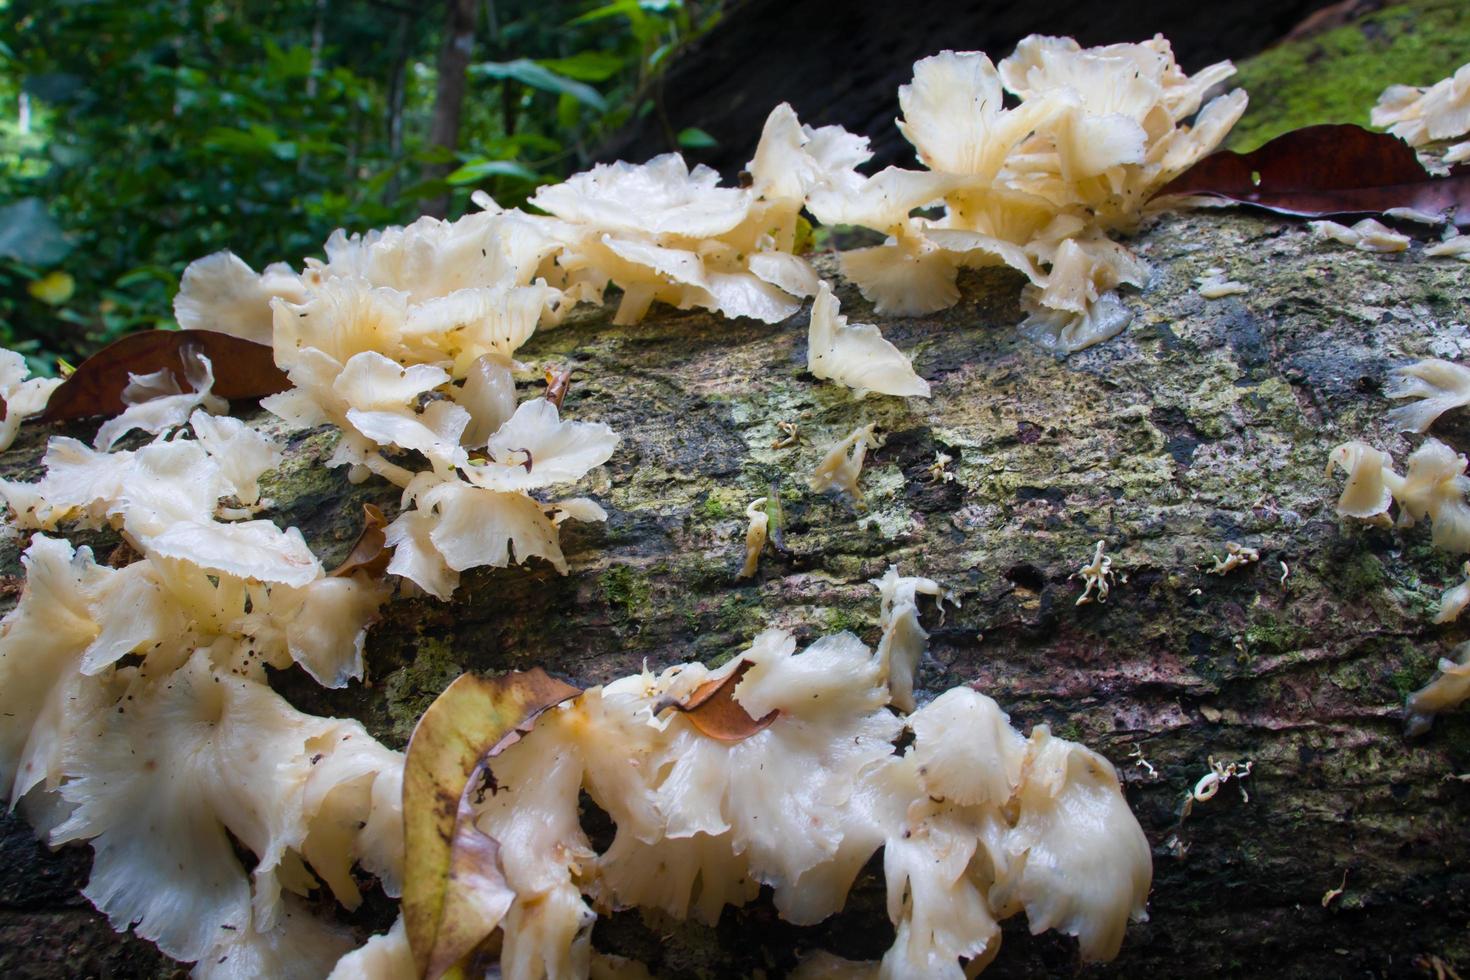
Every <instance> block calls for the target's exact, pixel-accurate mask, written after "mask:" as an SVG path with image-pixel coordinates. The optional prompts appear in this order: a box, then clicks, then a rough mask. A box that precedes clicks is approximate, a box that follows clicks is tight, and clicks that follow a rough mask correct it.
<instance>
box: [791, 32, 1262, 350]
mask: <svg viewBox="0 0 1470 980" xmlns="http://www.w3.org/2000/svg"><path fill="white" fill-rule="evenodd" d="M1234 70H1235V69H1234V67H1233V66H1232V65H1231V64H1230V63H1229V62H1221V63H1219V64H1216V65H1212V66H1210V67H1208V68H1205V69H1203V70H1201V71H1200V72H1198V73H1197V74H1195V75H1193V76H1188V75H1186V74H1185V73H1184V72H1183V71H1182V70H1180V68H1179V65H1178V64H1177V63H1176V62H1175V60H1174V54H1173V51H1172V49H1171V48H1170V46H1169V43H1168V42H1167V41H1166V40H1164V39H1163V38H1162V37H1156V38H1154V39H1153V40H1150V41H1145V42H1143V43H1141V44H1114V45H1107V46H1104V47H1098V48H1087V49H1083V48H1081V47H1080V46H1079V45H1078V44H1077V42H1075V41H1073V40H1071V39H1069V38H1055V37H1045V36H1042V35H1032V36H1030V37H1027V38H1025V39H1024V40H1022V41H1021V43H1020V44H1019V45H1017V47H1016V50H1015V52H1014V53H1013V54H1012V55H1011V56H1010V57H1008V58H1006V59H1004V60H1003V61H1001V63H1000V64H999V66H997V65H995V64H994V63H992V62H991V60H990V59H989V58H988V57H986V56H985V55H984V54H982V53H979V52H954V51H945V52H943V53H941V54H938V55H935V56H934V57H931V58H925V59H923V60H922V61H920V62H918V63H917V64H916V65H914V78H913V82H912V83H911V84H909V85H906V86H904V87H902V88H900V89H899V104H900V106H901V107H902V109H903V119H901V120H900V122H899V128H900V130H901V131H902V132H903V134H904V136H905V137H906V138H907V139H908V140H909V142H910V143H912V144H913V145H914V148H915V149H916V150H917V151H918V155H919V159H920V160H921V161H922V162H923V163H924V165H925V166H926V167H927V168H928V169H927V170H925V171H910V170H902V169H898V168H892V167H890V168H889V169H887V170H884V171H883V172H881V173H879V174H877V175H875V176H873V177H871V178H868V179H865V180H863V181H861V182H859V183H858V184H857V185H856V186H853V187H850V188H849V187H847V186H838V187H822V188H819V189H818V190H817V191H815V192H814V193H813V194H812V195H811V197H810V201H809V204H810V207H811V210H812V213H813V214H814V215H816V217H817V218H818V219H819V220H820V221H822V222H824V223H846V224H856V225H861V226H863V227H866V228H871V229H874V230H876V231H879V232H881V233H883V234H885V235H887V236H888V240H887V241H886V242H885V243H884V244H882V245H878V246H875V247H872V248H866V249H857V250H854V251H850V252H847V253H845V254H844V255H843V256H842V270H843V273H844V274H845V275H846V276H847V277H848V278H850V279H852V280H853V281H855V282H856V283H857V284H858V285H859V287H860V288H861V289H862V291H863V295H865V296H866V297H868V299H870V300H872V301H873V303H874V304H875V306H876V307H877V309H878V310H879V311H881V312H887V313H898V314H917V313H927V312H932V311H934V310H941V309H944V308H946V307H949V306H952V305H954V303H955V302H956V301H957V300H958V299H959V291H958V289H957V288H956V286H955V276H956V272H957V270H958V269H959V268H962V267H967V266H988V265H1006V266H1009V267H1011V268H1013V269H1015V270H1016V271H1018V272H1020V273H1022V274H1023V275H1025V276H1026V278H1027V279H1028V280H1030V285H1028V286H1027V288H1026V290H1025V292H1024V293H1023V300H1022V302H1023V305H1024V306H1025V308H1026V309H1027V311H1028V312H1029V314H1030V315H1029V317H1028V319H1027V321H1026V324H1025V329H1027V330H1028V332H1030V333H1031V334H1032V335H1033V336H1035V337H1036V339H1037V340H1039V341H1040V342H1041V343H1043V344H1044V345H1045V346H1047V347H1049V348H1050V349H1053V350H1056V351H1058V352H1062V353H1067V352H1072V351H1077V350H1080V349H1082V348H1084V347H1088V346H1090V345H1092V344H1095V343H1098V342H1099V341H1101V340H1105V339H1107V338H1109V337H1111V336H1113V335H1114V334H1116V333H1118V332H1119V331H1120V330H1122V329H1123V327H1124V326H1126V325H1127V322H1128V320H1129V319H1130V314H1129V313H1128V312H1127V310H1126V308H1125V307H1124V306H1123V305H1122V303H1121V302H1120V301H1119V300H1118V299H1117V297H1116V295H1115V293H1114V292H1113V291H1114V290H1115V289H1116V288H1117V287H1118V286H1120V285H1124V284H1129V285H1133V286H1142V285H1144V284H1145V282H1146V281H1147V278H1148V267H1147V265H1145V264H1144V262H1143V261H1142V260H1141V259H1139V258H1138V257H1137V256H1135V255H1133V254H1132V253H1131V252H1129V251H1128V250H1127V249H1126V248H1125V247H1123V246H1122V245H1119V244H1118V243H1117V242H1114V241H1112V240H1111V239H1110V238H1109V237H1108V235H1109V233H1110V232H1116V231H1129V230H1132V229H1133V228H1134V227H1135V226H1136V225H1137V223H1138V220H1139V217H1140V215H1141V213H1142V209H1143V206H1144V204H1145V203H1146V202H1147V201H1148V199H1149V197H1150V196H1151V195H1152V194H1153V193H1154V192H1155V191H1157V190H1158V189H1159V188H1161V187H1162V186H1163V185H1164V184H1166V183H1167V182H1168V181H1169V180H1171V179H1172V178H1173V177H1175V176H1177V175H1178V174H1180V173H1182V172H1183V171H1184V170H1185V169H1187V168H1188V167H1189V166H1191V165H1192V164H1193V163H1194V162H1195V161H1197V160H1199V159H1200V158H1201V157H1203V156H1204V155H1205V154H1207V153H1209V152H1210V151H1211V150H1213V149H1214V148H1215V147H1216V146H1218V145H1219V143H1220V141H1221V140H1223V139H1224V137H1225V135H1226V134H1227V133H1228V132H1229V131H1230V128H1231V127H1232V126H1233V125H1234V124H1235V122H1236V120H1237V119H1239V118H1240V115H1241V113H1242V112H1244V111H1245V105H1246V97H1245V93H1244V91H1242V90H1239V89H1237V90H1236V91H1234V92H1232V93H1230V94H1229V95H1224V96H1220V97H1218V98H1215V99H1213V100H1211V101H1210V102H1208V103H1207V104H1204V105H1203V108H1201V105H1202V103H1203V102H1204V98H1205V95H1206V93H1207V91H1208V90H1209V89H1211V88H1212V87H1213V86H1214V85H1215V84H1216V83H1218V82H1221V81H1223V80H1224V79H1225V78H1227V77H1229V76H1230V75H1231V74H1233V73H1234ZM1006 92H1009V93H1010V94H1011V95H1013V96H1015V97H1016V98H1017V99H1019V104H1017V105H1015V106H1014V107H1013V108H1007V107H1006V105H1005V93H1006ZM1196 114H1197V115H1196ZM1191 117H1195V118H1194V124H1193V126H1190V125H1186V124H1185V121H1186V120H1188V119H1190V118H1191ZM935 203H939V204H941V205H942V208H941V213H940V214H939V215H938V216H937V217H923V216H915V215H914V211H915V209H917V208H921V207H926V206H929V205H932V204H935Z"/></svg>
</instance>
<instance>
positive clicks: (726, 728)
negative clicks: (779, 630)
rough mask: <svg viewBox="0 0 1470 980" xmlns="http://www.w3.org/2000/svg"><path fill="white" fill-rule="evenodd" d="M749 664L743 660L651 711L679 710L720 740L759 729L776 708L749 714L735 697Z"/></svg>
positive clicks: (741, 737) (741, 736) (738, 737)
mask: <svg viewBox="0 0 1470 980" xmlns="http://www.w3.org/2000/svg"><path fill="white" fill-rule="evenodd" d="M750 667H751V664H750V661H749V660H746V661H743V662H742V663H741V664H740V666H739V667H736V668H735V669H734V670H733V671H731V672H730V673H729V674H728V675H726V676H725V677H724V678H720V679H716V680H709V681H705V682H704V683H703V684H701V685H699V686H698V687H696V688H695V689H694V693H692V694H690V695H689V697H688V698H686V699H685V700H684V701H682V702H680V701H670V702H668V703H666V704H663V705H659V706H658V709H657V711H656V712H655V713H659V712H662V711H663V710H665V709H668V708H672V709H673V710H675V711H678V712H681V713H682V714H683V715H684V717H685V718H687V719H689V724H691V725H693V726H694V727H695V728H696V729H698V730H699V731H700V732H701V733H702V734H704V735H708V736H709V737H710V738H713V739H718V740H719V741H721V742H739V741H742V740H744V739H747V738H750V736H752V735H755V734H757V733H758V732H763V731H765V730H766V729H767V728H769V727H771V722H773V721H775V720H776V716H777V715H779V714H780V712H779V711H772V712H770V713H769V714H767V715H766V716H765V717H763V718H752V717H750V713H749V712H748V711H746V710H745V709H744V708H743V707H741V705H740V702H738V701H736V700H735V688H736V686H737V685H739V683H740V679H741V678H742V677H744V676H745V672H746V671H748V670H750Z"/></svg>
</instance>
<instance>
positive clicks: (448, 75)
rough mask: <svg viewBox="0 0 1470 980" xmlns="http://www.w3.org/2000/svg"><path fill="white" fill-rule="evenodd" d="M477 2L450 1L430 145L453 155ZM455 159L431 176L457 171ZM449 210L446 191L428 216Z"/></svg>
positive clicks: (432, 203)
mask: <svg viewBox="0 0 1470 980" xmlns="http://www.w3.org/2000/svg"><path fill="white" fill-rule="evenodd" d="M475 7H476V4H475V0H448V2H447V3H446V5H445V12H446V14H447V19H446V20H445V24H444V45H443V47H441V48H440V49H439V81H438V86H437V88H436V89H435V93H434V116H433V119H432V120H431V121H430V123H429V146H430V147H443V148H444V149H446V150H448V151H449V152H450V153H451V154H452V153H454V152H455V151H456V150H458V149H459V120H460V116H461V115H462V113H463V109H464V91H465V69H466V68H467V67H469V63H470V55H471V54H472V53H473V52H474V46H475ZM454 168H455V164H454V161H453V160H452V159H450V160H449V161H447V162H445V163H435V164H431V165H430V168H429V173H428V174H427V176H429V177H430V178H433V177H444V176H447V175H448V174H449V173H450V171H452V170H454ZM448 211H449V194H448V193H447V192H446V193H444V194H442V195H440V196H439V197H436V198H434V199H433V200H431V201H429V202H427V204H426V206H425V208H424V213H425V214H432V215H434V216H436V217H439V218H442V217H444V216H445V215H446V214H447V213H448Z"/></svg>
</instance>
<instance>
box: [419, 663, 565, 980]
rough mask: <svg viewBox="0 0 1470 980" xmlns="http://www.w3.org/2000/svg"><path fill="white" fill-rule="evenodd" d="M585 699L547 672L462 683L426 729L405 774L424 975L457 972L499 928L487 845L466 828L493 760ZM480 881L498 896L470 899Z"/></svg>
mask: <svg viewBox="0 0 1470 980" xmlns="http://www.w3.org/2000/svg"><path fill="white" fill-rule="evenodd" d="M579 693H581V692H580V691H578V689H577V688H575V687H572V686H571V685H570V684H565V683H563V682H562V681H559V680H557V679H556V678H554V677H551V676H550V675H548V674H547V673H546V672H545V671H543V670H541V669H540V668H539V667H538V668H535V669H533V670H529V671H524V672H520V671H516V672H512V673H509V674H503V675H501V676H499V677H482V676H480V675H478V674H464V675H461V676H460V677H459V678H458V679H457V680H455V681H454V683H452V684H450V685H449V687H448V688H446V689H445V690H444V693H442V694H440V695H439V697H438V698H436V699H435V701H434V703H433V704H431V705H430V706H429V710H428V711H426V712H424V716H423V717H422V718H420V719H419V723H418V725H417V727H415V728H414V732H413V737H412V738H411V739H410V740H409V743H408V758H407V760H406V761H405V764H404V771H403V822H404V842H405V856H404V881H403V917H404V920H405V925H406V927H407V931H408V941H409V946H410V947H411V948H412V950H413V957H414V963H415V964H416V965H417V966H418V968H419V970H420V972H421V973H423V974H425V975H433V976H438V975H440V974H430V973H429V971H430V970H431V968H436V967H437V968H440V970H441V973H442V972H444V970H447V969H448V968H449V967H452V966H453V965H454V963H455V962H456V961H457V960H458V959H459V957H460V956H463V955H464V953H465V952H467V951H468V950H470V949H473V948H474V946H475V945H476V942H477V941H476V942H471V941H470V937H471V936H473V935H474V934H475V933H476V932H479V933H480V938H481V939H483V938H484V933H485V932H488V931H489V930H491V929H494V928H495V924H496V922H498V921H499V920H498V919H496V920H495V922H490V923H489V925H488V927H487V926H486V923H487V922H488V921H489V914H490V913H491V912H493V910H494V908H495V906H496V903H497V901H498V900H497V899H496V898H495V897H494V896H495V895H497V894H498V892H497V891H496V889H495V886H494V882H495V879H496V876H497V875H498V869H497V868H495V867H494V865H493V863H492V864H490V865H486V864H484V863H482V862H483V861H484V860H485V859H486V857H487V855H488V854H489V853H490V852H489V850H488V845H486V844H485V843H484V842H483V841H479V840H476V839H475V838H474V837H473V834H471V833H470V832H469V831H468V830H464V829H463V828H462V826H461V825H462V824H463V823H465V821H464V820H463V819H462V813H463V811H464V807H465V806H466V805H467V802H466V798H467V794H468V793H470V792H472V791H474V788H475V787H477V786H478V784H479V783H480V782H481V779H480V776H481V771H482V768H484V764H485V762H486V760H489V759H492V758H494V757H495V756H496V755H498V754H500V753H501V752H502V751H504V750H505V749H506V748H507V747H508V746H510V745H513V744H514V743H515V742H517V741H519V740H520V738H521V735H522V734H524V733H525V732H528V731H530V730H531V728H532V726H533V725H534V724H535V722H536V719H537V717H539V716H540V715H541V713H542V712H543V711H545V710H546V709H548V708H550V707H553V706H554V705H557V704H560V703H561V702H563V701H565V700H567V699H568V698H573V697H576V696H577V695H578V694H579ZM485 771H486V772H488V769H485ZM468 826H469V827H471V828H472V827H473V824H472V823H471V824H468ZM475 833H478V831H475ZM482 836H483V835H482ZM470 864H473V865H474V870H473V871H469V870H467V868H468V866H469V865H470ZM452 875H457V877H454V878H453V880H451V876H452ZM475 878H478V879H479V881H480V884H484V885H488V887H489V888H490V891H489V892H488V893H487V896H486V897H485V898H483V899H481V898H477V897H475V896H467V895H465V894H464V891H465V889H468V888H469V887H470V885H471V883H472V880H473V879H475ZM461 885H464V888H461V887H460V886H461ZM501 897H503V896H501ZM502 914H503V913H502ZM451 916H454V919H453V921H450V917H451ZM456 950H459V951H460V953H459V956H455V955H454V954H455V952H456ZM451 957H453V958H451ZM446 964H447V966H446Z"/></svg>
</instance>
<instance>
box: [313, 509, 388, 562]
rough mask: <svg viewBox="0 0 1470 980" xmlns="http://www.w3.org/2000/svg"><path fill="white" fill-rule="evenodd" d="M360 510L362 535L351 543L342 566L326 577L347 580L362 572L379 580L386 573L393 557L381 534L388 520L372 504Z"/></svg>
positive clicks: (384, 536)
mask: <svg viewBox="0 0 1470 980" xmlns="http://www.w3.org/2000/svg"><path fill="white" fill-rule="evenodd" d="M362 510H363V523H362V533H361V534H359V535H358V536H357V540H356V541H354V542H353V543H352V550H351V551H349V552H347V557H346V558H343V559H342V564H340V565H338V566H337V567H336V568H334V569H332V570H331V571H330V572H328V573H327V574H328V575H330V576H333V577H335V578H347V577H348V576H350V575H354V574H356V573H357V572H364V573H366V574H367V575H368V576H370V577H372V578H375V579H379V578H382V577H383V575H384V573H385V572H387V570H388V561H389V559H391V558H392V557H393V553H392V552H391V551H389V550H388V537H387V535H386V534H384V533H383V528H385V527H387V526H388V519H387V518H386V517H384V516H383V512H382V510H380V509H379V508H378V507H377V506H375V505H373V504H364V505H363V507H362Z"/></svg>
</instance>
